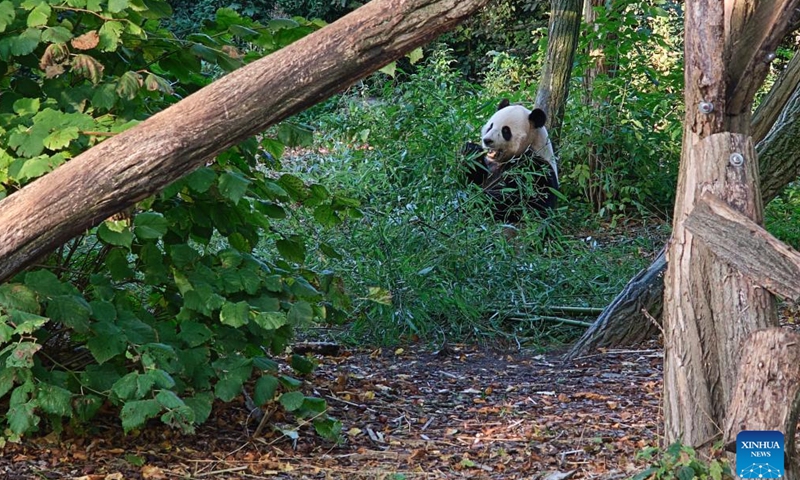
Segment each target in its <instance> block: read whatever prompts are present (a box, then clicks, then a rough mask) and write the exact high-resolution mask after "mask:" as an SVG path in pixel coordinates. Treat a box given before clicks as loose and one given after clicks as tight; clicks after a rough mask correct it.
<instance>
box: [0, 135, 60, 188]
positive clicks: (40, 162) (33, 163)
mask: <svg viewBox="0 0 800 480" xmlns="http://www.w3.org/2000/svg"><path fill="white" fill-rule="evenodd" d="M28 140H30V142H31V143H26V144H24V145H22V148H21V149H19V150H17V151H18V152H19V153H20V154H22V155H25V154H26V153H36V152H41V151H42V149H43V147H44V139H42V143H39V140H38V138H36V139H34V137H33V136H31V137H29V139H28ZM34 142H35V146H34ZM28 147H32V148H34V149H35V150H25V149H26V148H28ZM52 160H53V158H51V157H49V156H47V155H42V156H40V157H36V158H28V159H25V158H18V159H16V160H14V162H12V164H11V166H10V167H9V169H8V174H9V176H10V178H13V179H16V180H17V181H18V182H27V181H28V180H32V179H34V178H39V177H41V176H42V175H44V174H46V173H49V172H51V171H52V170H53V168H54V165H53V162H52Z"/></svg>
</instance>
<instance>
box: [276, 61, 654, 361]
mask: <svg viewBox="0 0 800 480" xmlns="http://www.w3.org/2000/svg"><path fill="white" fill-rule="evenodd" d="M456 67H457V65H454V64H453V62H452V61H451V58H450V56H449V54H448V52H447V50H444V49H438V50H435V51H434V52H433V53H432V54H431V55H429V58H427V59H426V61H425V62H424V66H422V67H421V68H419V69H418V70H417V71H416V72H415V73H412V74H410V75H409V76H408V79H407V80H406V81H404V82H402V83H397V82H394V81H393V80H392V79H390V78H388V77H386V76H385V75H383V74H379V76H374V77H370V79H368V80H367V81H365V82H363V83H362V84H360V85H358V86H356V87H353V88H351V89H350V90H348V91H347V92H346V93H345V94H343V95H340V96H338V97H336V98H335V99H332V100H330V101H328V102H327V103H325V104H323V105H321V106H318V107H317V108H315V109H313V110H312V111H310V112H307V113H306V114H305V115H304V116H303V120H304V121H307V122H308V123H310V124H313V125H314V126H315V128H316V129H317V130H316V135H315V143H314V147H313V148H311V149H307V150H303V151H299V152H295V153H296V154H295V156H294V157H293V158H290V159H287V160H286V161H285V162H284V167H285V168H287V169H289V170H290V171H292V172H293V173H295V174H296V175H298V176H303V177H304V178H306V179H308V180H312V179H313V180H314V181H317V182H320V183H323V184H325V185H327V186H328V187H329V188H331V189H332V190H334V191H341V192H342V193H343V194H344V195H346V196H348V197H354V198H357V199H359V200H360V202H361V205H362V208H361V211H362V213H363V218H361V219H359V220H356V221H351V222H346V223H343V224H341V225H337V226H333V227H331V230H330V231H329V232H328V233H325V237H326V238H327V239H328V241H329V242H330V245H331V246H332V247H334V248H335V249H336V250H337V251H338V252H341V253H342V258H341V259H331V258H322V257H320V258H319V265H317V268H319V269H325V268H335V270H336V271H337V272H338V273H340V274H341V275H342V276H343V278H344V282H345V285H346V286H347V288H348V290H349V291H350V292H351V294H352V295H353V297H354V309H353V312H352V316H351V318H352V323H351V324H350V325H349V328H348V330H347V333H348V335H349V338H350V339H351V340H354V341H360V342H366V343H377V344H395V343H398V342H405V341H411V340H416V339H421V340H423V341H425V342H432V343H440V342H442V341H444V340H445V339H446V340H450V341H452V340H466V341H479V342H484V341H487V342H490V341H493V340H496V339H498V338H505V337H510V338H513V339H514V340H516V341H518V342H520V343H526V344H527V343H530V344H535V345H543V344H552V343H554V342H555V343H560V342H566V341H569V340H570V339H572V338H574V336H575V335H576V334H580V333H581V332H582V331H583V329H584V328H585V327H583V326H580V325H575V324H571V323H566V322H563V321H562V320H564V317H561V316H559V314H557V311H558V310H559V308H558V307H603V306H605V305H606V304H607V303H608V301H609V300H610V299H611V298H613V296H614V295H615V294H616V293H618V292H619V291H620V290H621V289H622V287H623V286H624V285H625V283H626V282H627V281H628V280H629V279H630V278H631V276H632V275H634V274H635V273H636V271H638V269H640V268H642V267H644V266H646V265H647V264H648V263H649V259H650V257H649V254H651V253H652V252H654V251H657V250H658V249H659V248H660V247H661V242H662V241H663V237H664V234H665V229H664V228H663V227H662V226H661V225H660V223H659V222H652V223H648V222H647V221H644V220H641V219H635V220H631V221H630V222H629V223H627V224H626V223H625V222H621V223H619V224H617V225H616V226H615V227H614V228H610V227H609V225H608V224H603V223H600V221H599V220H598V217H597V216H595V215H593V214H591V213H590V211H589V209H588V208H587V207H586V206H585V205H582V204H580V203H579V202H575V201H573V200H572V199H571V198H564V199H562V201H561V202H560V206H559V209H558V210H557V211H556V212H554V213H553V214H552V215H551V216H549V217H548V218H546V219H542V218H539V217H538V216H536V214H535V213H534V212H530V214H529V216H528V218H527V219H526V220H525V221H524V222H523V223H522V224H520V225H517V226H510V225H502V224H500V223H497V222H495V221H494V220H492V219H491V215H490V214H489V210H488V205H487V203H486V198H485V197H484V195H483V194H482V192H481V191H480V189H479V188H478V187H477V186H474V185H466V184H465V182H464V181H463V173H464V162H463V159H462V158H461V157H460V155H459V151H460V149H461V147H462V145H463V144H464V142H466V141H478V137H479V132H480V127H481V125H482V123H483V121H484V120H485V119H486V118H488V117H489V116H490V115H491V113H492V112H493V111H494V110H495V108H496V105H497V103H498V102H499V100H500V98H501V97H502V96H508V97H509V98H511V100H512V101H518V102H522V103H525V104H531V99H530V98H527V97H525V96H524V95H525V94H526V92H524V91H522V92H516V93H515V92H503V93H504V94H499V95H490V94H488V93H486V92H485V91H484V90H483V89H482V88H481V87H480V86H474V85H471V84H468V83H465V82H464V81H462V80H461V78H460V77H459V75H458V74H457V73H455V72H456V70H457V68H456ZM530 95H532V93H530ZM633 225H636V228H629V227H632V226H633ZM554 312H556V313H554ZM583 321H584V322H585V321H591V318H588V319H586V318H584V319H583Z"/></svg>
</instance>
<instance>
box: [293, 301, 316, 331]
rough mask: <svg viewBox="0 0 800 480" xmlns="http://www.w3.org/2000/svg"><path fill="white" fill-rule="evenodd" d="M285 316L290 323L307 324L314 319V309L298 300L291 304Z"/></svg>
mask: <svg viewBox="0 0 800 480" xmlns="http://www.w3.org/2000/svg"><path fill="white" fill-rule="evenodd" d="M286 317H287V318H288V320H289V323H290V324H292V325H308V324H309V323H311V322H312V321H313V320H314V310H313V309H312V308H311V304H309V303H308V302H306V301H303V300H299V301H297V302H295V303H294V305H292V308H290V309H289V313H288V314H287V315H286Z"/></svg>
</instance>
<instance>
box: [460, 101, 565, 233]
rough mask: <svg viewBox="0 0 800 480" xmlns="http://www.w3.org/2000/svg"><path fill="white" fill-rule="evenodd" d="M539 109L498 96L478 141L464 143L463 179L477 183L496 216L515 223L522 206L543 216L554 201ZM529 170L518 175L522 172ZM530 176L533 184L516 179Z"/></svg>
mask: <svg viewBox="0 0 800 480" xmlns="http://www.w3.org/2000/svg"><path fill="white" fill-rule="evenodd" d="M546 120H547V115H546V114H545V113H544V111H542V110H541V109H538V108H537V109H534V110H528V109H527V108H525V107H523V106H521V105H511V104H510V103H509V101H508V99H503V100H502V101H501V102H500V105H498V107H497V111H496V112H495V113H494V115H492V117H491V118H490V119H489V120H487V121H486V123H485V124H484V126H483V128H481V145H478V144H475V143H467V144H466V145H465V146H464V149H463V152H462V153H463V154H464V156H466V157H467V161H468V165H467V180H468V181H469V182H471V183H475V184H478V185H480V186H481V187H482V188H483V190H484V191H485V192H486V194H487V195H488V197H489V199H490V201H491V202H492V211H493V214H494V217H495V219H496V220H498V221H501V222H506V223H518V222H519V221H520V220H521V218H522V216H523V212H524V209H525V208H524V207H525V206H527V207H528V208H530V209H533V210H535V211H537V212H539V213H540V214H541V215H547V212H548V210H550V209H553V208H555V206H556V194H555V191H556V190H558V165H557V163H556V157H555V155H554V154H553V146H552V144H551V143H550V138H549V137H548V135H547V128H545V126H544V124H545V121H546ZM526 171H527V172H530V175H520V173H523V172H526ZM525 179H530V182H532V183H533V184H531V185H528V184H521V183H520V181H523V182H525Z"/></svg>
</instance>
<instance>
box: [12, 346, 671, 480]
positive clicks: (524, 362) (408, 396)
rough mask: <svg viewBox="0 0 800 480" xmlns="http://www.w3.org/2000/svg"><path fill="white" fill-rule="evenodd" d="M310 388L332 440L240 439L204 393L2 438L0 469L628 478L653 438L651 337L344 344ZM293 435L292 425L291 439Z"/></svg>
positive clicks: (227, 408)
mask: <svg viewBox="0 0 800 480" xmlns="http://www.w3.org/2000/svg"><path fill="white" fill-rule="evenodd" d="M319 361H320V366H319V368H318V369H317V370H316V372H315V373H314V374H313V375H314V381H313V383H312V382H309V383H308V385H307V386H308V388H309V390H308V391H307V392H306V393H307V394H310V395H316V396H319V397H322V398H325V400H326V401H327V402H328V405H329V407H330V412H329V413H330V415H332V416H333V417H335V418H337V419H339V420H340V421H341V422H342V424H343V430H342V441H341V442H340V444H338V445H336V444H334V443H332V442H328V441H325V440H323V439H321V438H320V437H319V436H317V435H315V434H314V433H313V429H312V428H311V427H310V426H305V427H301V428H300V429H299V430H297V431H296V433H297V435H295V434H293V433H292V431H290V430H289V429H288V427H289V426H291V425H294V424H295V423H294V421H293V420H292V419H291V418H284V417H281V416H280V414H279V413H276V414H274V415H273V417H272V420H273V422H274V424H276V425H283V426H285V427H287V428H286V429H284V431H283V432H282V431H281V430H279V429H273V430H270V431H267V432H266V433H264V434H262V435H260V436H259V437H258V438H252V435H253V432H254V431H255V429H256V427H257V425H258V421H257V420H256V419H255V418H254V416H253V415H250V414H249V412H248V409H247V408H246V407H245V402H244V400H242V399H238V400H236V401H234V402H231V403H229V404H220V405H217V406H215V410H214V412H213V413H212V418H211V419H209V421H208V422H206V423H205V424H204V425H203V426H201V427H199V428H198V430H197V433H196V434H195V435H194V436H188V435H183V434H180V433H178V432H176V431H174V430H170V429H168V428H167V427H164V426H163V425H161V424H160V423H158V422H153V423H151V424H149V425H148V427H147V428H146V429H143V430H141V431H139V432H134V433H131V434H128V435H123V433H122V428H121V426H120V424H119V420H118V419H116V418H115V417H113V416H112V415H107V416H105V417H101V418H99V419H98V420H97V421H96V422H95V423H94V425H93V429H94V431H93V432H92V433H90V434H89V433H87V432H74V431H70V430H67V431H66V432H65V433H62V435H61V436H55V435H49V436H46V437H41V438H31V439H28V440H25V441H24V442H23V443H21V444H8V445H6V447H5V449H4V451H3V455H2V459H0V477H2V478H6V479H9V480H15V479H31V478H39V479H41V478H47V479H56V478H58V479H63V478H80V479H86V480H115V479H123V478H124V479H135V478H144V479H174V478H209V479H223V478H225V479H227V478H251V479H252V478H269V479H272V478H276V479H283V478H286V479H340V478H346V479H348V480H357V479H387V480H388V479H392V480H399V479H423V478H431V479H436V478H448V479H449V478H470V479H484V478H485V479H523V478H524V479H547V480H565V479H566V478H590V479H596V478H602V479H617V478H628V477H630V476H632V475H633V474H635V473H636V472H637V471H641V470H643V469H644V468H646V465H645V463H644V461H643V460H639V459H637V458H636V454H637V452H640V451H641V450H642V449H643V448H645V447H648V446H655V445H657V444H658V436H659V433H660V425H661V421H662V420H661V412H660V399H661V363H662V353H661V350H660V349H658V348H657V346H656V345H653V348H652V349H643V350H611V351H607V352H604V353H600V354H597V355H591V356H587V357H583V358H580V359H578V360H577V361H574V362H568V363H565V362H562V360H561V357H560V355H559V354H556V353H553V354H545V355H537V354H535V353H531V352H515V353H511V354H509V353H504V352H500V351H496V350H493V349H488V348H478V347H469V346H462V345H455V346H450V347H449V348H447V349H446V350H445V351H440V352H430V351H422V350H419V351H418V350H412V348H406V349H398V350H394V351H389V350H374V351H346V352H343V353H341V354H339V355H338V356H333V357H319ZM292 437H295V438H292Z"/></svg>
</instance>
